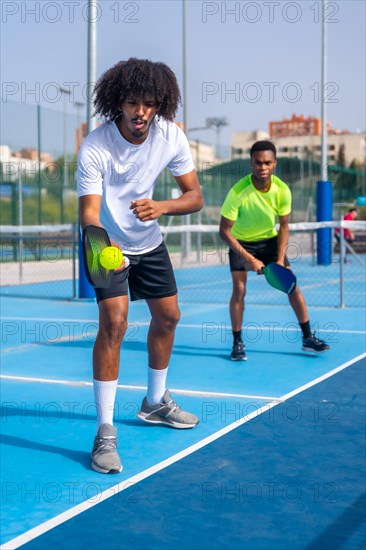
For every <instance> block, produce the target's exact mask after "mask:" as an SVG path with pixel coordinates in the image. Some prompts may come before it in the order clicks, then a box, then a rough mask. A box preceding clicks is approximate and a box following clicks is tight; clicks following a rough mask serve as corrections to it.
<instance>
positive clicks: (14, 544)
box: [0, 353, 366, 550]
mask: <svg viewBox="0 0 366 550" xmlns="http://www.w3.org/2000/svg"><path fill="white" fill-rule="evenodd" d="M364 357H366V353H363V354H361V355H359V356H358V357H356V358H354V359H352V360H350V361H347V362H346V363H343V365H340V366H339V367H337V368H335V369H333V370H331V371H330V372H328V373H326V374H323V375H322V376H319V377H318V378H315V379H314V380H312V381H311V382H308V383H307V384H304V385H303V386H300V387H299V388H297V389H295V390H293V391H291V392H289V393H286V394H285V395H283V396H282V398H281V399H282V402H284V401H287V400H288V399H290V398H291V397H294V396H295V395H298V394H299V393H301V392H303V391H305V390H307V389H309V388H311V387H312V386H315V385H316V384H319V383H320V382H322V381H323V380H326V379H327V378H330V377H331V376H334V375H335V374H337V373H338V372H340V371H342V370H344V369H346V368H348V367H350V366H351V365H353V364H354V363H356V362H357V361H360V360H361V359H363V358H364ZM279 404H280V403H279V402H270V403H268V404H266V405H265V406H264V407H261V408H259V409H257V410H255V411H253V412H252V413H250V414H248V415H246V416H243V417H242V418H240V419H239V420H237V421H235V422H233V423H232V424H229V425H228V426H226V427H225V428H222V429H221V430H219V431H217V432H215V433H214V434H212V435H210V436H208V437H206V438H205V439H202V440H201V441H199V442H198V443H195V444H194V445H191V446H190V447H187V448H186V449H184V450H183V451H180V452H179V453H176V454H175V455H173V456H171V457H170V458H167V459H166V460H163V461H162V462H159V463H158V464H155V465H154V466H152V467H151V468H147V469H146V470H144V471H143V472H140V473H139V474H137V475H135V476H132V477H130V478H128V479H126V480H125V481H122V482H121V483H117V484H116V485H114V486H113V487H111V488H110V489H107V490H106V491H102V492H101V493H100V495H99V497H100V498H99V499H98V502H95V497H92V498H90V499H88V500H86V501H84V502H82V503H80V504H78V505H77V506H74V507H72V508H70V509H69V510H66V511H65V512H62V513H61V514H59V515H57V516H55V517H54V518H51V519H49V520H47V521H45V522H44V523H41V524H40V525H37V527H34V528H33V529H30V530H29V531H26V532H25V533H23V534H22V535H19V536H18V537H15V538H14V539H12V540H10V541H8V542H6V543H5V544H3V545H2V546H1V547H0V550H15V549H16V548H19V547H20V546H22V545H24V544H26V543H27V542H30V541H31V540H33V539H35V538H37V537H39V536H40V535H42V534H44V533H46V532H47V531H49V530H51V529H53V528H54V527H57V526H58V525H61V524H62V523H65V521H67V520H69V519H71V518H73V517H75V516H77V515H79V514H81V513H82V512H85V511H86V510H88V509H89V508H92V507H93V506H95V505H96V504H99V503H100V502H103V501H104V500H106V499H107V498H109V497H112V496H115V495H116V494H117V493H120V492H121V491H124V490H125V489H129V488H130V487H131V486H132V485H135V484H136V483H139V482H140V481H142V480H144V479H146V478H147V477H150V476H152V475H153V474H155V473H157V472H160V471H161V470H163V469H164V468H167V467H168V466H170V465H171V464H174V463H175V462H178V461H179V460H181V459H182V458H185V457H186V456H189V455H190V454H192V453H194V452H196V451H198V450H199V449H201V448H202V447H205V446H206V445H209V444H210V443H212V442H213V441H215V440H216V439H219V438H220V437H222V436H224V435H225V434H227V433H229V432H231V431H233V430H235V429H236V428H238V427H239V426H242V425H243V424H245V423H246V422H248V421H249V420H251V419H252V418H255V417H257V416H259V415H260V414H262V413H264V412H266V411H268V410H269V409H272V408H273V407H276V406H277V405H279Z"/></svg>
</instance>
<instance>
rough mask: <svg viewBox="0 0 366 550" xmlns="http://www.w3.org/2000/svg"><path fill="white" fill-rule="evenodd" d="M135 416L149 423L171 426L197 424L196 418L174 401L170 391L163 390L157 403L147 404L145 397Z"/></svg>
mask: <svg viewBox="0 0 366 550" xmlns="http://www.w3.org/2000/svg"><path fill="white" fill-rule="evenodd" d="M137 417H138V418H140V420H144V421H145V422H150V423H151V424H165V425H166V426H171V427H172V428H180V429H184V428H194V426H196V425H197V424H198V422H199V421H198V418H197V416H195V415H194V414H191V413H189V412H186V411H182V409H181V408H180V407H179V405H177V404H176V403H174V401H173V399H172V398H171V395H170V391H169V390H165V393H164V396H163V401H162V402H161V403H158V404H157V405H149V404H148V402H147V399H146V397H144V400H143V402H142V405H141V409H140V410H139V412H138V413H137Z"/></svg>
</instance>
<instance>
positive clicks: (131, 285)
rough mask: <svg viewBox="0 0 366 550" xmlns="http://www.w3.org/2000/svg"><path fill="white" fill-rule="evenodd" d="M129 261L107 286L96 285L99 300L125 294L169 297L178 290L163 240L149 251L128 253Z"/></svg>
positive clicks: (143, 297) (144, 297) (138, 298)
mask: <svg viewBox="0 0 366 550" xmlns="http://www.w3.org/2000/svg"><path fill="white" fill-rule="evenodd" d="M126 256H128V259H129V260H130V265H129V267H127V268H126V269H123V270H122V271H116V272H115V273H114V274H113V277H112V283H111V285H110V286H109V287H108V288H95V289H94V290H95V294H96V297H97V302H98V303H99V302H100V301H101V300H105V299H106V298H115V297H116V296H126V295H127V294H128V290H129V291H130V296H131V300H133V301H134V300H147V299H149V298H166V297H167V296H175V295H176V294H177V285H176V282H175V277H174V273H173V268H172V264H171V261H170V258H169V254H168V251H167V248H166V246H165V243H164V241H163V242H162V243H161V244H160V245H159V246H158V247H157V248H155V249H154V250H151V251H150V252H147V253H146V254H138V255H128V254H126Z"/></svg>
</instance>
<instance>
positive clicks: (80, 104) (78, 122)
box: [74, 101, 85, 153]
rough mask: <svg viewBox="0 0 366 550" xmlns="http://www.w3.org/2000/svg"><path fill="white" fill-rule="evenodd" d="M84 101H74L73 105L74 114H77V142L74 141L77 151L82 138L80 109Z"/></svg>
mask: <svg viewBox="0 0 366 550" xmlns="http://www.w3.org/2000/svg"><path fill="white" fill-rule="evenodd" d="M84 105H85V103H83V102H82V101H75V102H74V106H75V107H76V116H77V134H76V135H77V143H76V152H77V153H78V152H79V149H80V145H81V142H82V138H83V130H82V128H81V109H82V107H84Z"/></svg>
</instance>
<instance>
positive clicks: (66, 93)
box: [59, 86, 71, 223]
mask: <svg viewBox="0 0 366 550" xmlns="http://www.w3.org/2000/svg"><path fill="white" fill-rule="evenodd" d="M59 90H60V92H61V95H63V97H64V108H63V119H64V146H63V149H64V163H63V164H64V167H63V168H64V169H63V179H62V185H61V223H64V217H65V214H64V190H65V188H66V184H67V178H66V174H67V158H66V156H67V113H66V98H67V96H69V95H71V91H70V90H69V89H68V88H65V87H64V86H59Z"/></svg>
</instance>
